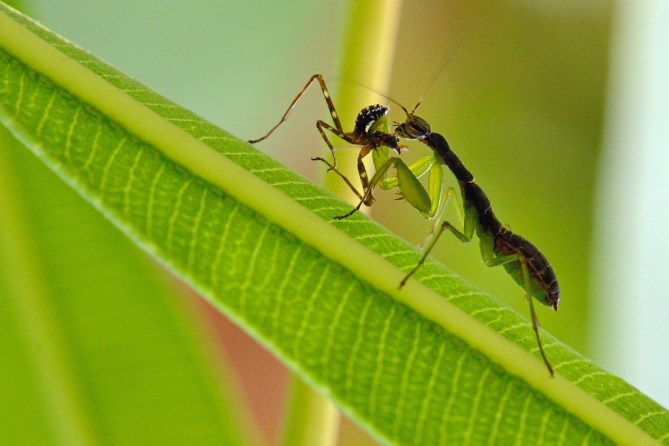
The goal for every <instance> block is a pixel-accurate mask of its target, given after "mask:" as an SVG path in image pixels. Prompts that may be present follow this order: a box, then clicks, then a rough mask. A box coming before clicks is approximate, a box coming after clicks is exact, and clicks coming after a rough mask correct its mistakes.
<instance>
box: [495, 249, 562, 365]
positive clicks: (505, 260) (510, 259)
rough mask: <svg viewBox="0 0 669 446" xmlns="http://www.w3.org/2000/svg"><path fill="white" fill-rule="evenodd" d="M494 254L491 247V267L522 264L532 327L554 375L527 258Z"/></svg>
mask: <svg viewBox="0 0 669 446" xmlns="http://www.w3.org/2000/svg"><path fill="white" fill-rule="evenodd" d="M492 256H493V253H492V247H491V252H490V253H489V254H488V257H489V258H488V259H485V258H484V261H485V264H486V265H487V266H489V267H494V266H499V265H504V264H505V263H510V262H518V263H519V264H520V266H521V269H522V271H523V280H524V282H525V286H524V287H523V288H524V289H525V299H527V302H528V304H529V306H530V316H531V317H532V329H533V330H534V335H535V336H536V338H537V345H538V346H539V352H540V353H541V357H542V358H543V360H544V363H545V364H546V367H548V372H549V373H550V374H551V376H554V373H553V367H551V364H550V362H548V357H547V356H546V353H545V352H544V346H543V344H542V343H541V336H540V335H539V325H540V324H539V318H538V317H537V313H536V311H535V310H534V301H533V299H532V295H531V292H530V290H531V282H530V273H529V271H528V270H527V263H526V259H525V258H524V257H523V256H521V255H519V254H511V255H508V256H502V257H494V258H492Z"/></svg>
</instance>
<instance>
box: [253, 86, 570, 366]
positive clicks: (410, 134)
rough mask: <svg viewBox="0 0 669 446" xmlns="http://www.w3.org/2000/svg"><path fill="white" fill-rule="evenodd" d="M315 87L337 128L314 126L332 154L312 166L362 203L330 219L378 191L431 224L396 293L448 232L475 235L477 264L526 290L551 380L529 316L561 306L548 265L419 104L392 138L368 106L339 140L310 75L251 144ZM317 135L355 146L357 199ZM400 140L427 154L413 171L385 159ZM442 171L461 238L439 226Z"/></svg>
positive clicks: (380, 109) (381, 112)
mask: <svg viewBox="0 0 669 446" xmlns="http://www.w3.org/2000/svg"><path fill="white" fill-rule="evenodd" d="M315 80H318V82H319V84H320V86H321V90H322V92H323V95H324V96H325V100H326V102H327V104H328V108H329V110H330V114H331V116H332V119H333V121H334V123H335V127H332V126H330V125H328V124H327V123H325V122H323V121H318V122H317V124H316V126H317V128H318V130H319V132H320V133H321V136H322V137H323V139H324V140H325V142H326V144H327V145H328V147H329V148H330V151H331V152H332V156H333V162H332V163H329V162H328V161H327V160H325V159H323V158H320V157H318V158H312V159H314V160H319V161H322V162H323V163H325V164H326V165H328V167H329V170H333V171H334V172H335V173H336V174H338V175H339V176H340V177H341V178H342V179H343V180H344V181H345V182H346V184H347V185H348V186H349V187H350V188H351V189H352V190H353V191H354V192H355V194H356V195H357V196H358V198H359V199H360V202H359V203H358V205H357V206H356V207H354V208H353V209H352V210H351V211H350V212H349V213H347V214H345V215H342V216H338V217H335V218H336V219H344V218H347V217H349V216H350V215H352V214H353V213H355V212H356V211H358V210H359V209H360V208H361V206H362V205H363V204H365V205H368V206H369V205H371V204H372V201H373V197H372V192H373V190H374V189H375V188H376V186H379V187H381V188H382V189H384V190H390V189H395V188H398V189H399V191H400V194H401V195H402V197H403V198H404V199H406V201H407V202H408V203H409V204H410V205H412V206H413V207H414V208H416V209H417V210H418V211H419V212H420V213H421V215H422V216H423V217H424V218H426V219H428V220H433V226H432V230H431V237H430V238H429V240H428V242H427V243H426V245H425V249H424V251H423V254H422V256H421V257H420V259H419V261H418V263H417V264H416V265H415V266H414V268H412V269H411V270H410V271H409V273H408V274H407V275H406V276H405V277H404V279H402V281H401V282H400V285H399V287H400V288H402V287H403V286H404V285H405V284H406V282H407V281H408V280H409V278H411V277H412V276H413V275H414V273H415V272H416V271H418V269H419V268H420V267H421V266H422V265H423V264H424V263H425V261H426V260H427V257H428V256H429V254H430V252H431V251H432V249H433V248H434V246H435V244H436V243H437V241H438V240H439V238H440V237H441V235H442V234H443V233H444V232H445V231H446V230H448V231H449V232H451V233H452V234H453V235H454V236H455V237H456V238H458V239H459V240H460V241H462V242H463V243H469V242H471V241H472V240H473V237H474V233H476V235H477V237H478V238H479V244H480V250H481V256H482V258H483V261H484V263H485V264H486V265H487V266H489V267H494V266H499V265H502V266H503V267H504V269H505V270H506V271H507V273H508V274H509V275H510V276H511V277H512V278H513V279H514V281H515V282H516V283H518V284H519V285H520V286H521V287H523V289H524V290H525V293H526V298H527V300H528V303H529V308H530V315H531V317H532V327H533V330H534V333H535V336H536V340H537V344H538V346H539V351H540V353H541V356H542V358H543V360H544V363H545V364H546V367H547V368H548V371H549V372H550V374H551V375H553V368H552V367H551V364H550V362H549V361H548V358H547V357H546V354H545V352H544V349H543V345H542V343H541V337H540V335H539V322H538V318H537V315H536V312H535V309H534V304H533V299H537V300H538V301H539V302H540V303H542V304H544V305H548V306H550V307H551V308H553V309H554V310H556V311H557V308H558V303H559V300H560V289H559V286H558V283H557V278H556V276H555V272H554V271H553V268H552V267H551V266H550V264H549V263H548V260H547V259H546V257H545V256H544V255H543V254H542V253H541V252H540V251H539V250H538V249H537V248H536V247H535V246H534V245H533V244H532V243H531V242H529V241H528V240H526V239H524V238H523V237H521V236H519V235H517V234H514V233H513V232H511V231H510V230H509V229H507V228H505V227H504V226H503V225H502V224H501V223H500V221H499V220H498V219H497V217H496V216H495V214H494V213H493V211H492V207H491V205H490V200H489V199H488V197H487V196H486V194H485V193H484V192H483V189H481V187H480V186H478V184H476V182H475V181H474V176H473V175H472V174H471V172H470V171H469V170H467V168H466V167H465V166H464V165H463V163H462V161H460V159H459V158H458V157H457V155H456V154H455V153H454V152H453V151H452V150H451V148H450V147H449V145H448V142H447V141H446V139H445V138H444V137H443V136H442V135H441V134H439V133H435V132H432V131H431V128H430V125H429V123H428V122H427V121H425V120H424V119H423V118H420V117H418V116H416V115H415V114H414V113H415V111H416V109H417V107H418V105H420V103H419V104H418V105H416V107H414V109H413V110H412V111H411V112H409V111H408V110H407V109H406V108H405V107H403V106H402V105H400V104H398V105H400V107H402V109H403V110H404V112H405V113H406V116H407V117H406V120H405V122H403V123H399V124H396V125H395V130H394V133H392V134H390V133H388V125H387V120H386V118H385V115H386V114H387V113H388V108H387V107H384V106H381V105H374V106H370V107H367V108H365V109H363V110H362V111H361V112H360V113H359V114H358V117H357V119H356V124H355V128H354V130H353V132H344V130H343V128H342V126H341V122H340V121H339V117H338V114H337V112H336V110H335V108H334V105H333V103H332V100H331V97H330V93H329V92H328V90H327V87H326V85H325V82H324V80H323V77H322V76H320V75H318V74H316V75H314V76H312V77H311V78H310V79H309V81H308V82H307V84H306V85H305V86H304V87H303V88H302V90H300V92H299V93H298V95H297V96H296V97H295V99H294V100H293V102H292V103H291V104H290V106H289V108H288V110H287V111H286V113H285V114H284V116H283V117H282V118H281V120H280V121H279V123H278V124H276V125H275V126H274V127H273V128H272V129H271V130H270V131H269V132H268V133H267V134H266V135H265V136H263V137H262V138H259V139H257V140H253V141H250V142H257V141H261V140H263V139H265V138H267V137H268V136H269V135H270V134H272V132H274V130H276V128H277V127H279V126H280V125H281V124H282V123H283V122H285V121H286V119H287V118H288V116H289V115H290V112H291V111H292V109H293V108H294V107H295V105H296V104H297V102H298V101H299V100H300V98H301V97H302V95H303V94H304V93H305V91H306V90H307V88H308V87H309V86H310V85H311V84H312V83H313V82H314V81H315ZM393 102H394V101H393ZM323 129H327V130H329V131H330V132H332V133H333V134H335V135H336V136H338V137H340V138H341V139H343V140H345V141H347V142H348V143H350V144H353V145H359V146H361V149H360V152H359V154H358V160H357V163H358V174H359V176H360V180H361V183H362V187H363V190H362V193H360V192H358V191H357V189H356V188H355V186H353V184H352V183H351V182H350V181H349V179H348V178H347V177H346V176H345V175H343V174H342V173H341V172H340V171H339V170H337V164H336V158H335V153H334V146H333V145H332V144H331V143H330V141H329V140H328V139H327V137H326V135H325V133H324V131H323ZM400 139H406V140H418V141H420V142H421V143H423V144H425V145H427V146H428V147H429V148H430V149H431V150H432V153H431V154H430V155H428V156H425V157H422V158H420V159H419V160H417V161H416V162H414V163H412V164H411V165H407V164H405V163H404V161H403V160H401V159H400V158H398V157H391V156H390V150H389V149H392V150H395V151H396V152H397V153H398V154H400V153H401V148H402V146H401V144H400ZM370 152H372V156H373V161H374V166H375V168H376V172H375V174H374V176H373V177H372V178H371V180H370V179H369V178H368V175H367V172H366V169H365V166H364V164H363V161H362V160H363V158H364V157H365V156H367V155H368V154H369V153H370ZM444 166H446V167H448V168H449V169H450V170H451V172H452V173H453V175H454V176H455V178H456V179H457V181H458V184H459V187H460V192H461V196H462V207H463V209H462V211H463V230H462V231H460V230H458V229H457V228H456V227H455V226H454V225H453V224H451V223H450V222H448V221H443V222H441V219H442V217H443V214H444V210H445V207H446V204H447V203H448V201H449V199H450V197H451V196H452V195H453V189H452V188H448V189H446V188H445V185H444V174H443V167H444ZM391 168H394V169H395V176H391V175H390V169H391ZM427 173H429V176H428V187H427V190H426V189H425V187H424V186H423V185H422V184H421V183H420V181H419V180H418V179H419V178H420V177H421V176H423V175H425V174H427Z"/></svg>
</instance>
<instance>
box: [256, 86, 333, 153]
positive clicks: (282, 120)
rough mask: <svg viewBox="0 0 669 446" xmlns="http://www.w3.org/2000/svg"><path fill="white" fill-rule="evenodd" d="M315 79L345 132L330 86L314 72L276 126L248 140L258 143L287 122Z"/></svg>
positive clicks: (331, 114)
mask: <svg viewBox="0 0 669 446" xmlns="http://www.w3.org/2000/svg"><path fill="white" fill-rule="evenodd" d="M315 80H317V81H318V83H319V84H320V86H321V91H322V92H323V96H324V97H325V102H327V105H328V109H329V110H330V116H332V121H333V122H334V124H335V127H337V129H338V130H339V131H340V132H342V133H343V132H344V129H343V128H342V126H341V122H340V121H339V115H338V114H337V110H336V109H335V106H334V104H333V103H332V98H331V97H330V92H329V91H328V87H327V86H326V85H325V80H324V79H323V76H322V75H320V74H314V75H313V76H311V77H310V78H309V80H308V81H307V83H306V84H305V85H304V87H302V89H301V90H300V91H299V93H297V96H295V99H293V102H291V103H290V105H289V106H288V110H286V113H284V114H283V116H282V117H281V119H280V120H279V122H278V123H277V124H276V125H275V126H274V127H272V128H271V129H270V131H269V132H267V134H266V135H265V136H262V137H260V138H258V139H251V140H249V141H248V142H250V143H251V144H255V143H257V142H260V141H262V140H264V139H266V138H267V137H269V135H271V134H272V133H274V130H276V129H277V128H278V127H279V126H280V125H281V124H283V123H284V122H286V120H287V119H288V116H290V113H291V112H292V111H293V108H295V105H297V103H298V102H299V101H300V99H301V98H302V96H303V95H304V93H305V92H306V91H307V88H309V86H310V85H311V84H312V83H313V82H314V81H315Z"/></svg>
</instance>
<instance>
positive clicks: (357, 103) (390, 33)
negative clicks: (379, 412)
mask: <svg viewBox="0 0 669 446" xmlns="http://www.w3.org/2000/svg"><path fill="white" fill-rule="evenodd" d="M401 6H402V2H401V0H372V1H364V2H362V1H356V0H350V1H349V2H348V5H347V10H348V13H347V15H346V18H347V22H346V28H345V32H344V36H343V51H342V52H341V59H340V60H341V66H340V69H339V78H340V79H342V80H345V81H350V82H355V83H356V84H359V85H362V86H365V87H368V89H365V88H362V87H360V86H359V85H355V84H352V83H342V84H340V85H339V88H338V89H337V90H338V92H337V93H336V96H335V106H336V107H337V113H338V114H339V116H341V117H342V118H341V119H342V125H343V126H344V130H348V129H349V128H352V125H353V120H354V119H355V116H357V114H358V112H359V111H360V110H361V109H362V108H363V107H365V106H367V105H370V104H372V103H374V102H375V101H378V97H377V95H376V94H375V93H374V91H379V92H385V91H386V90H387V88H388V85H389V83H390V75H391V71H392V62H393V56H394V53H395V39H396V36H397V29H398V25H399V19H400V13H401V9H402V8H401ZM327 77H328V76H326V78H327ZM372 90H374V91H372ZM333 142H334V141H333ZM356 158H357V151H355V150H350V151H343V150H340V151H338V152H337V162H338V165H339V170H340V171H341V172H342V173H343V174H344V175H346V176H347V177H349V178H350V179H351V180H352V181H353V180H355V179H357V177H358V174H357V168H356ZM353 182H354V184H356V183H357V181H353ZM325 184H326V187H327V188H328V189H329V190H331V191H332V192H334V193H336V194H337V195H339V196H341V197H342V198H344V199H346V200H348V201H350V202H352V203H356V204H357V198H356V197H355V195H354V194H353V192H352V191H351V190H349V188H348V187H347V186H346V185H345V184H344V182H343V181H341V179H340V178H339V177H337V176H336V175H327V176H326V177H325ZM338 418H339V415H338V413H337V410H336V409H335V407H334V406H333V405H332V403H331V402H330V401H329V400H328V399H327V398H325V397H323V396H321V395H320V394H318V393H316V392H314V391H313V390H312V389H311V388H310V387H309V386H308V385H307V384H305V383H303V382H302V381H300V380H299V379H298V378H294V379H293V383H292V386H291V396H290V400H289V404H288V409H287V417H286V421H285V426H284V439H283V440H284V444H285V445H290V446H295V445H298V446H299V445H309V446H329V445H334V444H336V442H337V429H338V426H339V420H338Z"/></svg>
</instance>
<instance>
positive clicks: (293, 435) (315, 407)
mask: <svg viewBox="0 0 669 446" xmlns="http://www.w3.org/2000/svg"><path fill="white" fill-rule="evenodd" d="M338 428H339V414H338V413H337V409H335V407H334V405H333V404H332V403H331V402H330V401H329V400H328V399H327V398H325V397H323V396H321V395H320V394H318V393H316V392H314V391H313V390H312V389H311V387H309V385H307V384H305V383H304V382H303V381H302V380H301V379H299V378H298V377H297V376H296V375H293V380H292V383H291V391H290V400H289V401H288V412H287V413H286V426H285V432H284V437H283V444H284V445H286V446H302V445H304V446H309V445H315V446H326V445H334V444H336V440H337V430H338Z"/></svg>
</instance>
